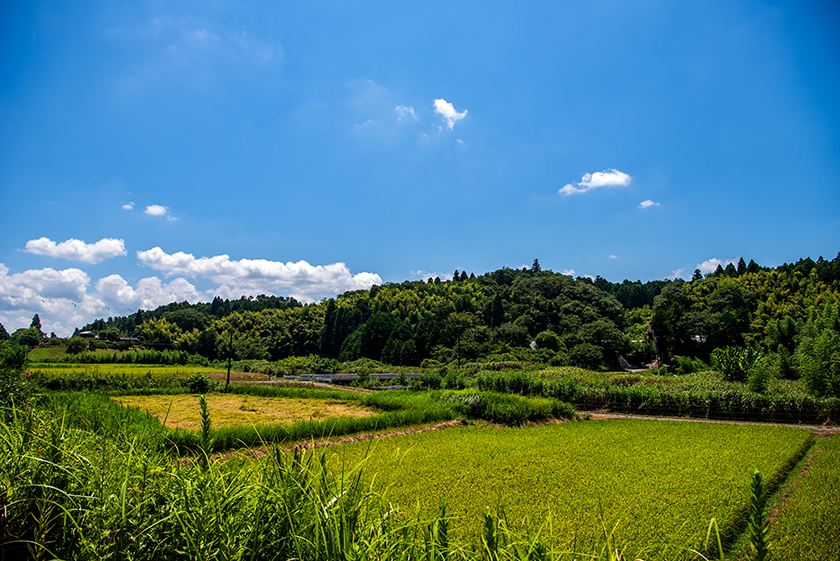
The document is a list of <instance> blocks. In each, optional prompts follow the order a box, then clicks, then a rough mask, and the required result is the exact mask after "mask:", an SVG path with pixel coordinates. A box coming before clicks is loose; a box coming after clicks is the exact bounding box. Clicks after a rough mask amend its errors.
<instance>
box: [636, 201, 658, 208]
mask: <svg viewBox="0 0 840 561" xmlns="http://www.w3.org/2000/svg"><path fill="white" fill-rule="evenodd" d="M652 206H659V203H655V202H653V201H652V200H650V199H648V200H646V201H642V202H640V203H639V208H648V207H652Z"/></svg>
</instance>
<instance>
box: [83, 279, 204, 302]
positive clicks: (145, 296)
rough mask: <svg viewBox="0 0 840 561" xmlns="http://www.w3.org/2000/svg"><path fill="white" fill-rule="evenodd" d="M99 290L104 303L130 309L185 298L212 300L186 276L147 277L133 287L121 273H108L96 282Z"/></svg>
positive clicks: (189, 300)
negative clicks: (171, 278) (161, 278)
mask: <svg viewBox="0 0 840 561" xmlns="http://www.w3.org/2000/svg"><path fill="white" fill-rule="evenodd" d="M96 291H97V293H98V294H97V296H98V298H99V299H100V300H101V301H102V303H103V304H104V305H106V306H108V307H115V308H118V309H129V310H137V309H138V308H143V309H144V310H153V309H155V308H157V307H158V306H163V305H164V304H169V303H171V302H183V301H185V300H186V301H187V302H191V303H193V304H195V303H196V302H207V301H209V300H210V298H208V297H207V295H205V294H201V293H199V292H198V291H197V290H196V288H195V287H194V286H193V285H192V284H190V282H189V281H187V280H186V279H183V278H177V279H174V280H172V281H171V282H169V283H163V282H162V281H161V280H160V279H159V278H158V277H147V278H145V279H140V281H138V283H137V288H132V287H131V286H130V285H129V284H128V282H126V281H125V279H123V278H122V277H121V276H120V275H108V276H107V277H103V278H101V279H99V280H98V281H97V282H96Z"/></svg>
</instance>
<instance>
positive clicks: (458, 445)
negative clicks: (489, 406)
mask: <svg viewBox="0 0 840 561" xmlns="http://www.w3.org/2000/svg"><path fill="white" fill-rule="evenodd" d="M811 438H812V437H811V433H810V431H807V430H802V429H796V428H788V427H770V426H746V425H722V424H705V423H703V424H701V423H685V422H658V421H634V420H614V421H598V422H585V423H566V424H560V425H553V426H546V427H539V428H525V429H489V428H480V427H465V428H455V429H449V430H447V431H444V432H427V433H420V434H414V435H407V436H400V437H396V438H391V439H387V440H381V441H378V442H376V444H375V445H373V446H370V445H368V444H349V445H343V446H341V447H337V448H336V449H335V450H332V451H331V453H332V461H333V462H334V463H335V465H336V466H339V465H355V464H356V463H358V462H361V461H363V459H364V471H365V472H367V473H369V474H371V475H372V477H375V479H376V482H377V488H378V489H380V490H381V491H383V492H384V493H385V495H386V498H387V499H388V500H389V501H391V502H392V503H393V504H395V505H401V506H402V507H403V508H404V509H406V511H407V513H408V514H409V515H410V516H415V515H419V516H420V517H428V516H433V515H434V514H435V513H436V512H437V511H438V509H439V507H440V503H441V502H442V501H443V502H445V503H446V504H447V505H448V508H447V512H449V513H450V514H452V515H453V516H455V517H456V518H458V519H460V520H463V521H474V520H478V519H480V518H481V517H482V516H483V514H484V513H486V512H503V513H505V515H506V516H507V519H508V522H509V524H511V525H512V526H513V527H515V528H517V529H518V530H519V531H521V532H523V533H526V534H531V535H533V534H536V533H539V534H540V535H541V536H542V537H543V538H544V539H547V541H550V542H551V544H552V546H554V547H555V548H559V549H561V550H569V551H571V550H575V551H581V550H582V551H587V550H591V549H592V548H593V547H594V546H595V544H597V543H598V542H599V541H602V540H603V537H604V533H603V532H604V529H606V530H607V532H612V531H613V529H615V532H614V533H613V536H612V539H613V541H614V542H615V543H616V544H618V546H619V547H621V548H625V547H626V548H627V550H626V554H627V558H631V559H635V558H636V557H642V556H643V557H644V558H645V559H679V558H683V556H684V555H687V552H688V550H689V549H701V550H702V548H703V541H704V539H705V537H706V532H707V530H708V527H709V523H710V521H711V519H713V518H714V519H715V520H716V521H717V523H718V524H719V526H720V527H721V528H722V531H723V532H724V533H726V532H727V531H728V530H727V528H728V526H731V525H733V524H737V518H738V516H739V513H740V510H741V508H742V505H743V504H744V503H745V502H746V501H747V498H748V492H749V491H748V483H749V479H750V475H751V473H752V470H753V469H755V468H758V469H760V470H761V471H762V472H763V473H764V474H767V475H766V478H767V479H770V478H771V477H772V475H773V474H776V473H778V472H779V471H780V470H781V469H782V468H783V467H784V466H785V465H786V463H788V462H789V460H790V459H791V458H792V457H795V456H796V454H797V452H798V451H800V450H801V449H802V448H803V446H806V445H807V443H808V442H809V441H810V439H811ZM459 527H462V528H467V529H469V531H470V532H472V534H470V535H467V536H462V537H464V538H466V539H470V540H475V539H477V538H478V536H477V535H475V532H476V531H477V530H479V528H477V527H476V525H474V524H473V525H470V524H466V523H465V524H461V525H459ZM691 558H693V557H691Z"/></svg>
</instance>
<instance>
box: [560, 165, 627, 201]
mask: <svg viewBox="0 0 840 561" xmlns="http://www.w3.org/2000/svg"><path fill="white" fill-rule="evenodd" d="M632 180H633V178H632V177H630V176H629V175H627V174H626V173H624V172H622V171H618V170H617V169H609V170H605V171H597V172H595V173H584V174H583V177H582V178H581V180H580V181H579V182H578V183H567V184H566V185H565V186H564V187H563V188H562V189H560V194H561V195H573V194H575V193H586V192H587V191H591V190H592V189H597V188H598V187H626V186H628V185H630V181H632Z"/></svg>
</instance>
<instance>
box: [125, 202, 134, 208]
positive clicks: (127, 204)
mask: <svg viewBox="0 0 840 561" xmlns="http://www.w3.org/2000/svg"><path fill="white" fill-rule="evenodd" d="M122 207H123V210H132V209H133V208H134V203H133V202H132V203H126V204H124V205H123V206H122Z"/></svg>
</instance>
